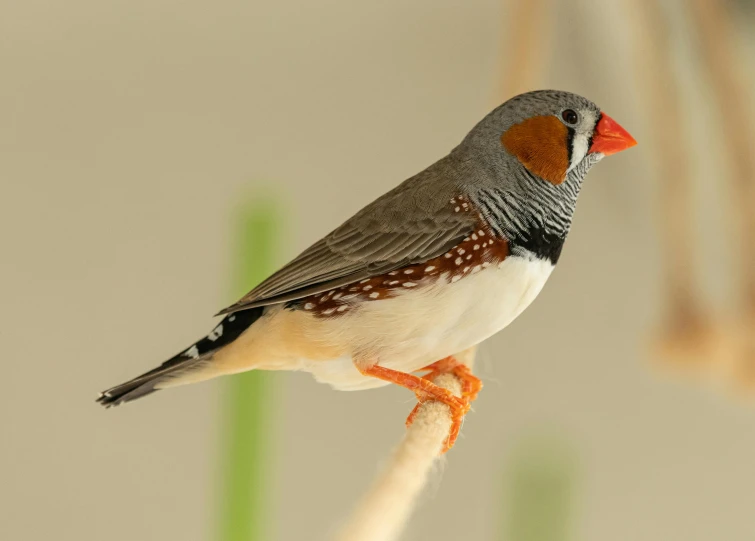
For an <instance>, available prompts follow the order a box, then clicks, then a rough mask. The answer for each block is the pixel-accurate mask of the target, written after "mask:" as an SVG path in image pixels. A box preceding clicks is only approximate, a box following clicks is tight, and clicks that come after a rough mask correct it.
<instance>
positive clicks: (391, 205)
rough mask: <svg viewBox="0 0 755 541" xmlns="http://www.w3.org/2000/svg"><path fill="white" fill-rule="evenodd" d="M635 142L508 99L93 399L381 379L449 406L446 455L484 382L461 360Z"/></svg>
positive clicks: (515, 299)
mask: <svg viewBox="0 0 755 541" xmlns="http://www.w3.org/2000/svg"><path fill="white" fill-rule="evenodd" d="M636 144H637V142H636V141H635V140H634V138H633V137H632V136H631V135H630V134H629V133H628V132H627V131H626V130H625V129H624V128H623V127H621V126H620V125H619V124H618V123H617V122H616V121H615V120H613V119H612V118H611V117H610V116H608V115H607V114H606V113H604V112H603V111H602V110H601V109H600V108H599V107H598V106H597V105H595V104H594V103H593V102H592V101H590V100H588V99H586V98H584V97H582V96H580V95H577V94H574V93H570V92H565V91H559V90H536V91H532V92H527V93H524V94H520V95H517V96H514V97H512V98H511V99H509V100H508V101H506V102H504V103H503V104H502V105H500V106H498V107H497V108H495V109H494V110H493V111H492V112H490V113H489V114H488V115H487V116H485V117H484V118H483V119H482V120H481V121H480V122H479V123H478V124H477V125H476V126H474V127H473V129H472V130H471V131H470V132H469V133H468V134H467V135H466V136H465V137H464V138H463V139H462V141H461V142H460V143H459V144H458V145H457V146H456V147H455V148H453V149H452V150H451V151H450V153H448V154H447V155H446V156H445V157H443V158H441V159H440V160H438V161H437V162H435V163H434V164H432V165H430V166H429V167H427V168H426V169H425V170H423V171H421V172H420V173H418V174H416V175H414V176H412V177H410V178H409V179H407V180H405V181H404V182H402V183H401V184H399V185H398V186H396V187H395V188H393V189H392V190H390V191H388V192H387V193H385V194H384V195H383V196H381V197H379V198H378V199H376V200H375V201H373V202H372V203H370V204H368V205H367V206H365V207H364V208H363V209H361V210H360V211H358V212H357V213H356V214H355V215H354V216H352V217H351V218H350V219H348V220H346V222H344V223H343V224H342V225H340V226H339V227H337V228H336V229H335V230H333V231H332V232H331V233H329V234H327V235H326V236H324V237H323V238H322V239H321V240H319V241H317V242H315V243H314V244H313V245H312V246H310V247H309V248H308V249H306V250H304V251H303V252H302V253H301V254H300V255H299V256H298V257H296V258H295V259H293V260H292V261H291V262H289V263H288V264H286V265H285V266H283V267H282V268H281V269H280V270H278V271H277V272H275V273H273V274H272V275H271V276H270V277H268V278H267V279H266V280H264V281H263V282H262V283H260V284H259V285H258V286H257V287H255V288H254V289H252V290H251V291H250V292H249V293H248V294H246V295H245V296H243V297H242V298H241V299H240V300H239V301H238V302H236V303H234V304H232V305H230V306H229V307H227V308H225V309H223V310H221V311H220V312H219V313H218V314H216V315H217V316H222V320H221V321H220V322H219V323H218V324H217V325H216V326H215V327H214V328H213V330H212V331H211V332H210V333H209V334H208V335H207V336H205V337H203V338H202V339H200V340H199V341H197V342H196V343H194V344H192V345H191V346H190V347H188V348H186V349H184V350H182V351H181V353H179V354H177V355H175V356H174V357H172V358H170V359H168V360H167V361H165V362H164V363H163V364H161V365H160V366H158V367H157V368H155V369H153V370H150V371H148V372H146V373H144V374H142V375H140V376H138V377H136V378H134V379H132V380H130V381H127V382H126V383H123V384H121V385H117V386H115V387H112V388H110V389H108V390H106V391H104V392H102V393H100V395H99V397H98V398H97V402H99V403H100V404H102V405H104V406H108V407H109V406H115V405H118V404H121V403H123V402H129V401H131V400H135V399H137V398H141V397H143V396H146V395H148V394H151V393H153V392H155V391H157V390H160V389H166V388H169V387H175V386H179V385H185V384H189V383H196V382H200V381H204V380H208V379H211V378H215V377H217V376H221V375H229V374H235V373H239V372H245V371H248V370H292V371H305V372H309V373H311V374H312V375H313V376H314V377H315V378H316V379H317V380H318V381H320V382H323V383H328V384H330V385H331V386H332V387H334V388H335V389H339V390H363V389H370V388H375V387H380V386H383V385H388V384H391V383H392V384H397V385H399V386H402V387H405V388H407V389H409V390H411V391H413V392H414V393H415V394H416V395H417V398H418V400H419V404H421V403H422V402H424V401H427V400H438V401H440V402H443V403H445V404H447V405H448V406H449V408H450V411H451V416H452V424H451V428H450V430H449V434H448V437H447V438H446V440H445V445H444V448H443V452H446V451H447V450H448V449H450V448H451V447H452V446H453V444H454V442H455V440H456V438H457V436H458V433H459V429H460V426H461V421H462V419H463V417H464V415H465V414H466V413H467V412H468V411H469V409H470V403H471V402H472V400H474V399H475V398H476V396H477V393H478V392H479V390H480V389H481V386H482V383H481V381H480V380H479V379H478V378H477V377H476V376H474V375H473V374H472V372H471V370H470V369H469V368H468V367H467V366H466V365H465V364H463V363H462V362H461V361H460V360H459V358H463V355H464V354H465V352H468V351H469V350H470V349H471V348H474V347H476V346H477V345H478V344H479V343H481V342H483V341H484V340H486V339H487V338H489V337H490V336H492V335H493V334H495V333H497V332H499V331H501V330H502V329H503V328H505V327H506V326H507V325H509V324H510V323H511V322H512V321H513V320H514V319H515V318H517V317H518V316H519V315H520V314H521V313H522V311H523V310H525V308H527V307H528V306H529V305H530V303H532V301H533V300H534V299H535V298H536V297H537V296H538V294H539V293H540V291H541V289H542V288H543V286H544V284H545V282H546V280H547V279H548V277H549V276H550V275H551V272H552V271H553V269H554V267H555V265H556V264H557V262H558V260H559V257H560V255H561V252H562V248H563V245H564V242H565V240H566V237H567V234H568V233H569V230H570V227H571V223H572V217H573V215H574V210H575V207H576V203H577V198H578V195H579V193H580V190H581V188H582V184H583V180H584V178H585V176H586V174H587V172H588V171H589V170H590V169H591V168H592V167H593V166H594V165H595V164H597V163H598V162H599V161H600V160H602V159H603V158H604V157H605V156H609V155H611V154H615V153H617V152H620V151H623V150H625V149H628V148H630V147H632V146H634V145H636ZM417 372H427V374H425V375H423V376H419V375H416V373H417ZM442 373H453V374H455V375H456V376H457V377H458V378H459V379H460V381H461V382H462V393H461V396H456V395H454V394H452V393H451V392H450V391H448V390H446V389H444V388H441V387H438V386H436V385H435V384H434V383H433V382H432V381H433V378H434V377H436V376H437V375H439V374H442ZM419 404H418V406H419ZM416 411H417V408H415V409H414V411H413V412H412V413H411V414H410V416H409V418H408V419H407V424H411V421H412V419H413V416H414V414H415V413H416Z"/></svg>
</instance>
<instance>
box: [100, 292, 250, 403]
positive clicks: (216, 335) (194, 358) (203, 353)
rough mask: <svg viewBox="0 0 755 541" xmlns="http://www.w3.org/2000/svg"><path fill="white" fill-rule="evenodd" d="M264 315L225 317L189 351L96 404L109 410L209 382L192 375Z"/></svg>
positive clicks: (118, 387)
mask: <svg viewBox="0 0 755 541" xmlns="http://www.w3.org/2000/svg"><path fill="white" fill-rule="evenodd" d="M263 311H264V307H262V306H260V307H257V308H251V309H249V310H242V311H240V312H236V313H233V314H229V315H227V316H225V317H224V318H223V320H222V321H221V322H220V323H219V324H218V325H217V326H216V327H215V328H214V329H213V330H212V332H211V333H210V334H208V335H207V336H205V337H204V338H202V339H201V340H199V341H197V342H195V343H194V344H192V345H191V347H190V348H189V349H187V350H185V351H183V352H182V353H179V354H178V355H176V356H174V357H171V358H170V359H168V360H167V361H165V362H164V363H163V364H161V365H160V366H158V367H157V368H155V369H154V370H150V371H149V372H145V373H144V374H142V375H141V376H138V377H136V378H134V379H132V380H129V381H127V382H126V383H121V384H120V385H116V386H115V387H112V388H110V389H108V390H107V391H104V392H102V393H100V396H99V397H98V398H97V402H98V403H100V404H102V405H103V406H105V407H108V408H109V407H111V406H117V405H118V404H122V403H123V402H130V401H131V400H136V399H137V398H141V397H143V396H146V395H148V394H151V393H154V392H155V391H158V390H160V389H163V388H166V387H172V386H174V385H182V384H184V383H193V382H194V381H201V380H202V379H206V378H196V377H191V376H190V374H192V373H194V374H196V373H197V372H198V371H200V370H201V369H202V368H203V367H206V366H207V365H208V364H209V363H211V362H212V356H213V354H214V353H215V352H216V351H218V350H219V349H221V348H223V347H225V346H227V345H228V344H230V343H231V342H233V341H234V340H236V338H238V337H239V336H240V335H241V333H243V332H244V331H245V330H247V329H248V328H249V327H250V326H251V325H252V324H253V323H254V322H255V321H257V320H258V319H259V318H260V317H261V316H262V312H263Z"/></svg>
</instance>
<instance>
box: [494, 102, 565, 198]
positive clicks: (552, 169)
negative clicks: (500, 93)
mask: <svg viewBox="0 0 755 541" xmlns="http://www.w3.org/2000/svg"><path fill="white" fill-rule="evenodd" d="M568 137H569V129H568V128H567V127H566V126H565V125H564V124H563V123H562V122H561V121H560V120H559V119H557V118H556V117H554V116H536V117H533V118H528V119H527V120H524V121H523V122H520V123H519V124H515V125H513V126H511V127H510V128H509V129H508V130H506V131H505V132H504V134H503V135H501V143H502V144H503V146H504V148H505V149H506V150H508V151H509V152H510V153H511V154H513V155H514V156H516V157H517V158H518V159H519V161H520V162H521V163H522V165H524V166H525V167H526V168H527V169H528V170H529V171H530V172H531V173H533V174H535V175H537V176H539V177H541V178H543V179H545V180H547V181H548V182H551V183H553V184H561V183H562V182H563V181H564V180H565V179H566V170H567V169H568V168H569V150H568V148H567V144H568V143H567V141H568Z"/></svg>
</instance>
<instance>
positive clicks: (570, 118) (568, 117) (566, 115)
mask: <svg viewBox="0 0 755 541" xmlns="http://www.w3.org/2000/svg"><path fill="white" fill-rule="evenodd" d="M561 118H563V119H564V122H566V123H567V124H570V125H572V126H574V125H576V124H577V122H579V115H578V114H577V112H576V111H575V110H574V109H566V110H564V112H563V113H561Z"/></svg>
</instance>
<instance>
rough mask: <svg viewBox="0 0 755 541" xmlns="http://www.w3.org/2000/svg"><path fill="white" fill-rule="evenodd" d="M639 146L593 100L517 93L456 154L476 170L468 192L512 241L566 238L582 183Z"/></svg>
mask: <svg viewBox="0 0 755 541" xmlns="http://www.w3.org/2000/svg"><path fill="white" fill-rule="evenodd" d="M635 144H636V141H635V140H634V139H633V138H632V136H631V135H629V133H627V132H626V130H624V129H623V128H622V127H621V126H619V125H618V124H617V123H616V122H615V121H614V120H613V119H611V118H610V117H609V116H608V115H606V114H605V113H603V112H602V111H601V110H600V108H599V107H598V106H597V105H595V104H594V103H593V102H591V101H590V100H588V99H586V98H583V97H582V96H578V95H577V94H572V93H570V92H562V91H558V90H538V91H534V92H528V93H526V94H521V95H519V96H516V97H514V98H512V99H510V100H509V101H507V102H506V103H504V104H503V105H501V106H500V107H498V108H496V109H495V110H494V111H493V112H491V113H490V114H489V115H487V116H486V117H485V118H484V119H482V121H480V122H479V123H478V124H477V126H475V127H474V128H473V129H472V131H471V132H470V133H469V134H468V135H467V137H466V138H465V139H464V140H463V141H462V143H461V144H460V145H459V146H458V147H457V148H456V149H454V151H453V152H452V156H455V158H456V159H457V160H458V161H457V163H461V164H464V166H465V169H467V170H468V171H469V170H474V171H475V173H474V175H473V178H474V180H472V181H471V182H470V183H469V184H468V185H467V189H468V191H469V193H470V196H471V197H473V198H474V199H476V200H477V201H476V203H477V204H478V205H479V206H480V207H481V208H483V209H484V212H485V213H486V214H488V215H489V218H490V219H491V222H492V225H495V226H497V227H498V229H499V232H500V233H501V234H504V235H506V236H507V237H508V238H512V237H522V236H526V235H528V234H529V233H528V231H529V230H531V229H532V228H533V227H534V228H535V229H537V230H538V231H540V232H542V234H549V235H555V236H557V237H559V238H563V237H565V236H566V233H567V232H568V230H569V226H570V224H571V217H572V213H573V211H574V207H575V205H576V201H577V195H578V194H579V190H580V187H581V183H582V180H583V178H584V176H585V175H586V174H587V171H588V170H589V169H590V167H592V166H593V165H594V164H596V163H597V162H598V161H600V160H601V159H602V158H603V157H604V156H606V155H609V154H614V153H616V152H619V151H621V150H624V149H626V148H629V147H631V146H634V145H635Z"/></svg>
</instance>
